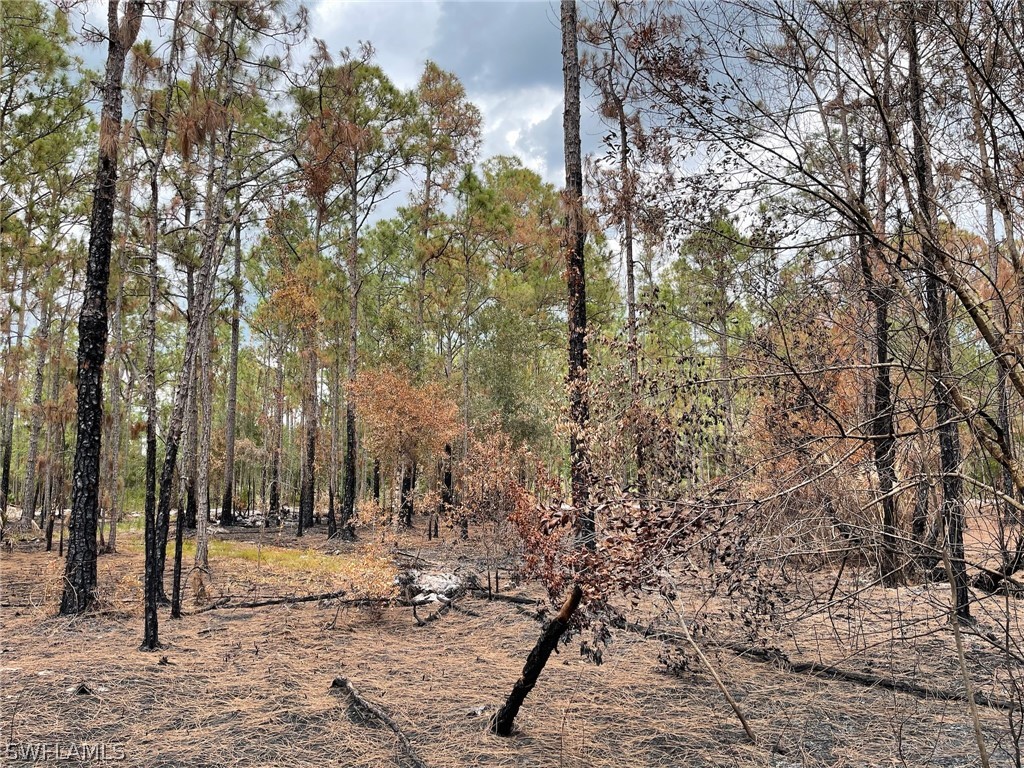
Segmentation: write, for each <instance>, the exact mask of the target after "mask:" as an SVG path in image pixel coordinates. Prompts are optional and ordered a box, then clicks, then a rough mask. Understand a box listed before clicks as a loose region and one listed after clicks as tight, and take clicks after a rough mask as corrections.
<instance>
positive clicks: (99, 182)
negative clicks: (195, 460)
mask: <svg viewBox="0 0 1024 768" xmlns="http://www.w3.org/2000/svg"><path fill="white" fill-rule="evenodd" d="M143 6H144V3H143V0H131V2H129V3H128V5H127V7H126V9H125V15H124V18H123V19H121V20H120V21H119V20H118V13H117V9H118V0H109V2H108V6H107V25H108V29H109V42H108V45H107V64H106V75H105V77H104V82H103V110H102V113H101V116H100V134H99V157H98V160H97V168H96V184H95V187H94V188H93V201H92V217H91V221H90V226H89V257H88V261H87V266H86V274H85V294H84V296H83V298H82V311H81V314H80V315H79V319H78V415H77V421H78V425H77V434H78V438H77V442H76V445H75V468H74V477H73V481H72V490H71V525H70V530H69V532H68V553H67V561H66V566H65V571H64V594H63V595H62V597H61V604H60V612H61V614H63V615H65V616H67V615H73V614H77V613H82V612H83V611H85V610H86V609H87V608H88V607H89V605H90V604H91V603H92V601H93V599H94V597H95V591H96V525H97V522H98V519H99V498H98V491H99V477H100V441H101V435H102V429H103V424H102V422H103V363H104V360H105V358H106V354H107V284H108V282H109V280H110V247H111V243H112V241H113V230H114V201H115V198H116V195H117V150H118V147H117V143H118V136H119V133H120V129H121V80H122V77H123V75H124V63H125V57H126V56H127V54H128V51H129V50H130V49H131V47H132V45H133V44H134V43H135V38H136V36H137V35H138V33H139V26H140V25H141V22H142V10H143Z"/></svg>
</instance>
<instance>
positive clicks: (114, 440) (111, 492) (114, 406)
mask: <svg viewBox="0 0 1024 768" xmlns="http://www.w3.org/2000/svg"><path fill="white" fill-rule="evenodd" d="M118 261H119V266H120V269H119V271H120V273H121V274H120V275H119V279H118V283H117V298H116V299H114V318H113V322H114V356H113V359H112V360H111V361H110V362H111V365H110V382H109V387H110V426H111V435H110V440H109V441H108V443H107V467H108V472H107V477H108V479H107V515H108V517H109V518H110V519H109V522H108V535H107V546H106V547H105V549H104V551H105V552H116V551H117V522H118V521H117V518H118V514H119V511H120V510H119V505H118V502H119V500H120V485H121V479H120V477H119V476H118V459H119V458H120V454H121V347H122V346H123V344H124V318H123V317H122V312H123V311H124V264H123V263H122V262H123V257H119V259H118Z"/></svg>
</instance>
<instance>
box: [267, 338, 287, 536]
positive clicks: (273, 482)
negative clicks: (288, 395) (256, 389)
mask: <svg viewBox="0 0 1024 768" xmlns="http://www.w3.org/2000/svg"><path fill="white" fill-rule="evenodd" d="M275 375H276V379H275V382H274V450H273V454H272V455H271V457H270V510H269V512H270V516H271V517H280V515H281V450H282V446H283V443H284V344H281V348H280V351H279V354H278V356H277V371H276V374H275Z"/></svg>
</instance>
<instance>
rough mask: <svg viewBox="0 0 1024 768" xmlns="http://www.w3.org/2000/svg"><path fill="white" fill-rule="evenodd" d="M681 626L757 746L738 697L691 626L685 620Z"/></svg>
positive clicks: (752, 742)
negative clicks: (694, 636) (726, 684)
mask: <svg viewBox="0 0 1024 768" xmlns="http://www.w3.org/2000/svg"><path fill="white" fill-rule="evenodd" d="M680 626H681V627H682V628H683V634H684V635H685V637H686V642H687V643H689V644H690V647H691V648H692V649H693V652H694V653H696V654H697V658H698V659H700V660H701V663H702V664H703V665H704V668H705V669H707V671H708V672H710V673H711V677H712V679H713V680H714V681H715V685H716V686H718V690H719V691H720V692H721V693H722V696H724V697H725V700H726V702H728V704H729V706H730V707H732V711H733V712H735V713H736V717H737V719H738V720H739V721H740V725H742V726H743V732H744V733H746V734H747V738H748V739H750V743H751V744H753V745H755V746H757V737H756V736H754V731H753V730H752V729H751V728H750V723H748V722H747V718H746V717H744V716H743V710H741V709H740V705H739V704H737V703H736V699H734V698H733V697H732V694H731V693H729V689H728V688H726V686H725V683H724V682H722V678H721V677H719V676H718V671H717V670H716V669H715V667H714V665H713V664H712V663H711V660H710V659H709V658H708V657H707V656H705V655H704V651H702V650H701V649H700V646H699V645H697V641H696V640H694V639H693V634H691V632H690V628H689V627H688V626H687V625H686V622H685V621H680Z"/></svg>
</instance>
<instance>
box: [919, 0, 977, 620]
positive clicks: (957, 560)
mask: <svg viewBox="0 0 1024 768" xmlns="http://www.w3.org/2000/svg"><path fill="white" fill-rule="evenodd" d="M919 12H920V10H919V8H918V7H917V6H914V7H912V8H911V16H910V23H909V25H908V30H907V31H908V43H909V52H908V53H909V74H910V78H909V86H910V87H909V97H910V116H911V122H912V124H913V128H914V131H913V134H914V148H913V149H914V151H913V166H914V176H915V179H916V181H917V193H918V200H917V204H918V209H919V210H918V213H919V217H920V224H921V226H920V232H919V234H920V235H921V262H922V263H921V266H922V269H923V270H924V273H925V303H926V307H925V313H926V316H927V319H928V332H929V358H930V367H931V369H932V378H933V382H934V383H933V389H934V394H935V419H936V422H937V425H938V432H939V461H940V465H941V470H942V519H943V522H944V524H945V530H946V542H947V544H948V547H949V560H950V564H951V570H952V574H953V582H954V588H955V593H956V606H955V610H956V615H957V617H958V618H959V619H964V620H969V619H970V616H971V613H970V595H969V593H968V590H967V586H968V585H967V567H966V564H965V562H964V532H963V527H964V501H963V481H962V479H961V478H960V463H961V450H960V433H959V430H958V425H957V422H956V421H955V420H954V407H953V402H952V395H951V393H950V387H949V379H950V377H951V376H952V356H951V350H950V340H949V312H948V307H947V300H946V284H945V282H944V281H943V280H942V278H941V277H940V275H939V270H940V269H941V264H942V254H941V253H940V251H939V244H938V236H939V231H938V219H937V217H936V212H935V205H934V180H933V177H932V168H931V162H930V159H929V156H928V127H927V125H926V123H925V117H924V92H923V87H922V78H921V62H920V52H919V48H918V32H917V18H916V17H917V14H918V13H919Z"/></svg>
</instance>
